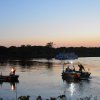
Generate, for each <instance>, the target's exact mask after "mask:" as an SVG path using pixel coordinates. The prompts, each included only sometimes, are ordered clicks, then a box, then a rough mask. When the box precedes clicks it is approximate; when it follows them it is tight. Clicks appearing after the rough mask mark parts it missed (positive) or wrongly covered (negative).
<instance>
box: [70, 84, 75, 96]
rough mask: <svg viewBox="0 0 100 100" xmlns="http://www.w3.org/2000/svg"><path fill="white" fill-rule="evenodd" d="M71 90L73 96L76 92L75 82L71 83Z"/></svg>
mask: <svg viewBox="0 0 100 100" xmlns="http://www.w3.org/2000/svg"><path fill="white" fill-rule="evenodd" d="M69 91H70V93H71V96H73V94H74V92H75V84H74V83H71V84H70V87H69Z"/></svg>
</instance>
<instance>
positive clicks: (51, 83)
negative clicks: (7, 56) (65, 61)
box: [0, 57, 100, 100]
mask: <svg viewBox="0 0 100 100" xmlns="http://www.w3.org/2000/svg"><path fill="white" fill-rule="evenodd" d="M76 62H80V63H82V64H83V65H84V66H85V67H86V68H87V69H88V70H89V71H90V72H91V77H92V78H91V79H90V80H83V81H79V82H66V81H63V80H62V77H61V73H62V69H63V68H62V63H61V61H59V60H55V59H52V60H46V59H33V60H32V61H2V62H0V71H2V74H4V75H8V74H9V72H10V70H11V67H15V68H16V74H18V75H19V82H18V83H15V84H14V83H13V84H12V83H8V82H3V83H2V82H1V83H0V98H3V100H17V98H18V97H19V96H27V95H29V96H30V100H35V98H36V97H37V96H38V95H41V96H42V97H43V99H44V100H45V99H46V98H50V97H58V96H59V95H63V94H65V95H66V97H67V100H76V99H77V98H81V97H83V98H84V97H86V96H90V97H92V98H97V99H98V100H99V98H100V95H99V94H100V57H82V58H78V60H76ZM91 100H92V99H91ZM93 100H94V99H93Z"/></svg>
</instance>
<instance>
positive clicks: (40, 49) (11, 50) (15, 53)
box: [0, 42, 100, 60]
mask: <svg viewBox="0 0 100 100" xmlns="http://www.w3.org/2000/svg"><path fill="white" fill-rule="evenodd" d="M63 52H64V53H70V52H74V53H75V54H77V55H78V56H79V57H100V47H59V48H54V47H53V43H52V42H50V43H47V45H45V46H31V45H21V46H20V47H16V46H11V47H5V46H0V59H1V60H2V59H33V58H47V59H51V58H55V56H56V55H57V54H59V53H63Z"/></svg>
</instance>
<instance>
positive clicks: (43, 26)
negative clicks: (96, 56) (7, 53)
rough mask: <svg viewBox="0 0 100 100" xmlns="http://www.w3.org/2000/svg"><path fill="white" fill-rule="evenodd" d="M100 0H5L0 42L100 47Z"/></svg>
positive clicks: (3, 44)
mask: <svg viewBox="0 0 100 100" xmlns="http://www.w3.org/2000/svg"><path fill="white" fill-rule="evenodd" d="M99 4H100V1H99V0H96V1H94V0H91V1H87V0H84V1H79V0H77V1H75V0H71V1H70V0H67V1H66V0H63V1H60V0H50V1H47V0H37V1H36V0H30V1H27V0H21V1H20V0H10V1H7V0H2V1H0V11H1V16H0V45H2V46H7V47H9V46H20V45H28V44H29V45H32V46H33V45H46V43H48V42H53V43H54V44H55V45H54V47H81V46H84V47H100V28H99V26H100V14H99V11H100V6H99Z"/></svg>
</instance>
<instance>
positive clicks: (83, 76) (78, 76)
mask: <svg viewBox="0 0 100 100" xmlns="http://www.w3.org/2000/svg"><path fill="white" fill-rule="evenodd" d="M78 67H79V70H75V67H74V66H73V68H72V65H71V67H70V66H67V68H66V69H63V72H62V78H63V79H64V80H73V81H74V80H87V79H89V78H90V74H91V73H90V72H88V71H85V68H84V67H83V65H82V64H78Z"/></svg>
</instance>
